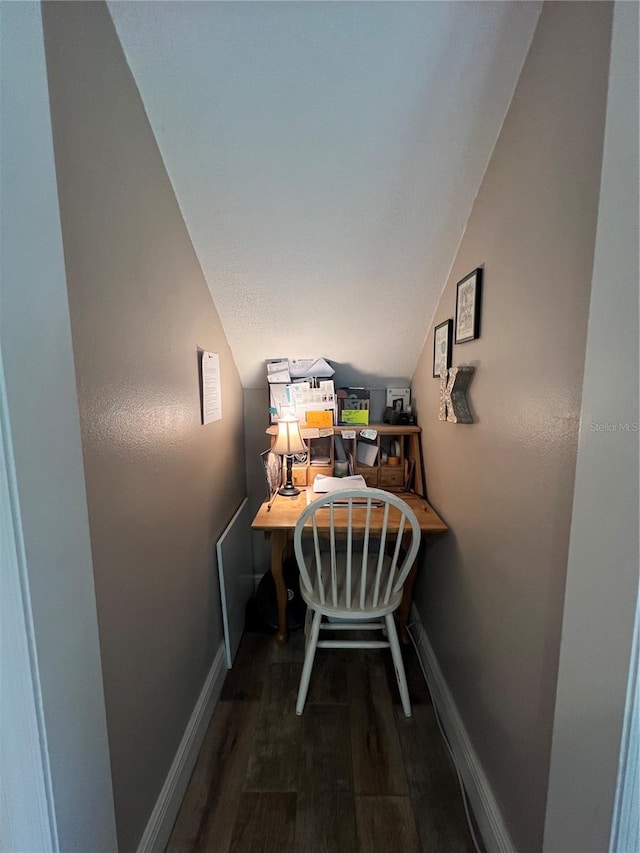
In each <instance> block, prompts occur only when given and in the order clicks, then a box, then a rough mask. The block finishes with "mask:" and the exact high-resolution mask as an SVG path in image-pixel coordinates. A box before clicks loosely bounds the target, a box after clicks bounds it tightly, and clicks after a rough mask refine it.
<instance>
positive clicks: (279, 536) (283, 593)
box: [271, 530, 287, 646]
mask: <svg viewBox="0 0 640 853" xmlns="http://www.w3.org/2000/svg"><path fill="white" fill-rule="evenodd" d="M286 548H287V534H286V532H285V531H283V530H274V531H273V533H272V534H271V574H272V575H273V580H274V581H275V585H276V596H277V599H278V633H277V634H276V642H277V643H278V645H279V646H283V645H284V644H285V643H286V642H287V587H286V585H285V582H284V576H283V574H282V565H283V562H284V556H285V551H286Z"/></svg>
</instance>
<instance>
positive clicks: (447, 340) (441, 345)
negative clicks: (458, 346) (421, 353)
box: [433, 320, 453, 379]
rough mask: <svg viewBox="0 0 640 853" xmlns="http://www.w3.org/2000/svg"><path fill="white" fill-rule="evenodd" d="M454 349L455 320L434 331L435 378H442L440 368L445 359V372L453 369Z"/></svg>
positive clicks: (446, 322) (445, 322)
mask: <svg viewBox="0 0 640 853" xmlns="http://www.w3.org/2000/svg"><path fill="white" fill-rule="evenodd" d="M452 349H453V320H445V321H444V323H440V324H439V325H438V326H436V327H435V329H434V330H433V376H434V379H437V378H439V377H440V367H441V365H442V361H443V359H444V362H445V370H449V368H450V367H451V351H452Z"/></svg>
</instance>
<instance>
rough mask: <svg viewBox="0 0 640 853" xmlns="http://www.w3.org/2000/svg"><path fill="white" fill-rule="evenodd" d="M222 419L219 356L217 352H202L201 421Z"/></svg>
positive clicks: (209, 421)
mask: <svg viewBox="0 0 640 853" xmlns="http://www.w3.org/2000/svg"><path fill="white" fill-rule="evenodd" d="M221 419H222V392H221V389H220V356H219V355H218V353H217V352H203V353H202V423H203V424H210V423H212V422H213V421H219V420H221Z"/></svg>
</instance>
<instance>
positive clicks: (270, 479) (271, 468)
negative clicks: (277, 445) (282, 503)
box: [260, 450, 282, 501]
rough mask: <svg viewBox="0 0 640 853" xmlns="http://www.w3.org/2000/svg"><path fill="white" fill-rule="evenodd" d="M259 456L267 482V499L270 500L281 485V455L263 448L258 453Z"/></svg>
mask: <svg viewBox="0 0 640 853" xmlns="http://www.w3.org/2000/svg"><path fill="white" fill-rule="evenodd" d="M260 458H261V459H262V465H263V467H264V476H265V480H266V483H267V500H268V501H270V500H271V498H272V497H273V496H274V495H275V493H276V492H277V491H278V489H279V488H280V486H281V485H282V456H280V455H279V454H277V453H272V452H271V450H265V451H264V452H263V453H261V454H260Z"/></svg>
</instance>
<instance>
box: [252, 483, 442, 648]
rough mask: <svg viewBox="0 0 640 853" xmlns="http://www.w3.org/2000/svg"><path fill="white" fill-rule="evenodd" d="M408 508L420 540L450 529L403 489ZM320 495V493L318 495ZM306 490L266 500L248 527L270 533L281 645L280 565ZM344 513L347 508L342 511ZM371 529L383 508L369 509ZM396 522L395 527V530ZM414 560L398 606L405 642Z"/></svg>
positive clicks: (283, 629)
mask: <svg viewBox="0 0 640 853" xmlns="http://www.w3.org/2000/svg"><path fill="white" fill-rule="evenodd" d="M399 496H400V497H402V499H403V500H404V501H406V503H408V504H409V506H410V507H411V509H412V510H413V511H414V512H415V514H416V518H417V519H418V522H419V524H420V529H421V531H422V539H423V541H426V542H428V541H429V539H431V538H432V537H433V536H436V535H441V534H443V533H446V532H447V530H448V529H449V528H448V527H447V525H446V524H445V523H444V521H443V520H442V519H441V518H440V516H439V515H438V514H437V513H436V512H435V510H434V509H432V507H431V506H429V504H428V503H427V502H426V501H425V500H424V498H421V497H419V496H418V495H415V494H413V493H410V492H402V493H400V495H399ZM318 497H319V496H318ZM307 502H308V500H307V490H306V489H301V490H300V494H299V495H298V496H297V497H295V498H286V497H283V496H282V495H277V496H276V498H275V500H274V501H273V503H272V504H271V508H270V509H269V508H268V504H267V502H266V501H265V502H264V503H263V504H262V506H261V507H260V509H259V510H258V512H257V514H256V517H255V518H254V519H253V522H252V524H251V527H252V529H253V530H264V531H265V533H266V534H267V535H270V536H271V574H272V575H273V579H274V581H275V585H276V594H277V598H278V632H277V634H276V640H277V641H278V643H279V644H280V645H282V644H283V643H286V641H287V589H286V586H285V583H284V578H283V575H282V565H283V561H284V558H285V555H286V552H287V549H288V548H289V547H291V546H292V544H293V530H294V528H295V526H296V523H297V521H298V518H299V516H300V513H301V512H302V510H303V509H304V508H305V507H306V506H307ZM342 512H344V515H345V520H346V514H347V511H346V509H345V510H342ZM364 516H365V513H362V524H363V526H364ZM336 521H337V522H338V523H339V521H340V511H337V512H336ZM371 524H372V531H375V530H376V529H378V530H379V529H381V527H382V509H378V510H377V511H376V508H374V509H372V512H371ZM389 529H390V530H393V529H394V518H393V511H392V513H391V515H390V517H389ZM397 529H398V527H397V524H396V527H395V530H397ZM417 571H418V568H417V562H416V563H414V565H413V566H412V568H411V571H410V572H409V575H408V576H407V580H406V581H405V585H404V592H403V596H402V602H401V604H400V607H399V609H398V617H399V621H400V635H401V639H402V641H403V642H404V643H407V642H408V641H409V637H408V635H407V632H406V627H407V621H408V618H409V610H410V608H411V598H412V595H413V585H414V583H415V579H416V575H417Z"/></svg>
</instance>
